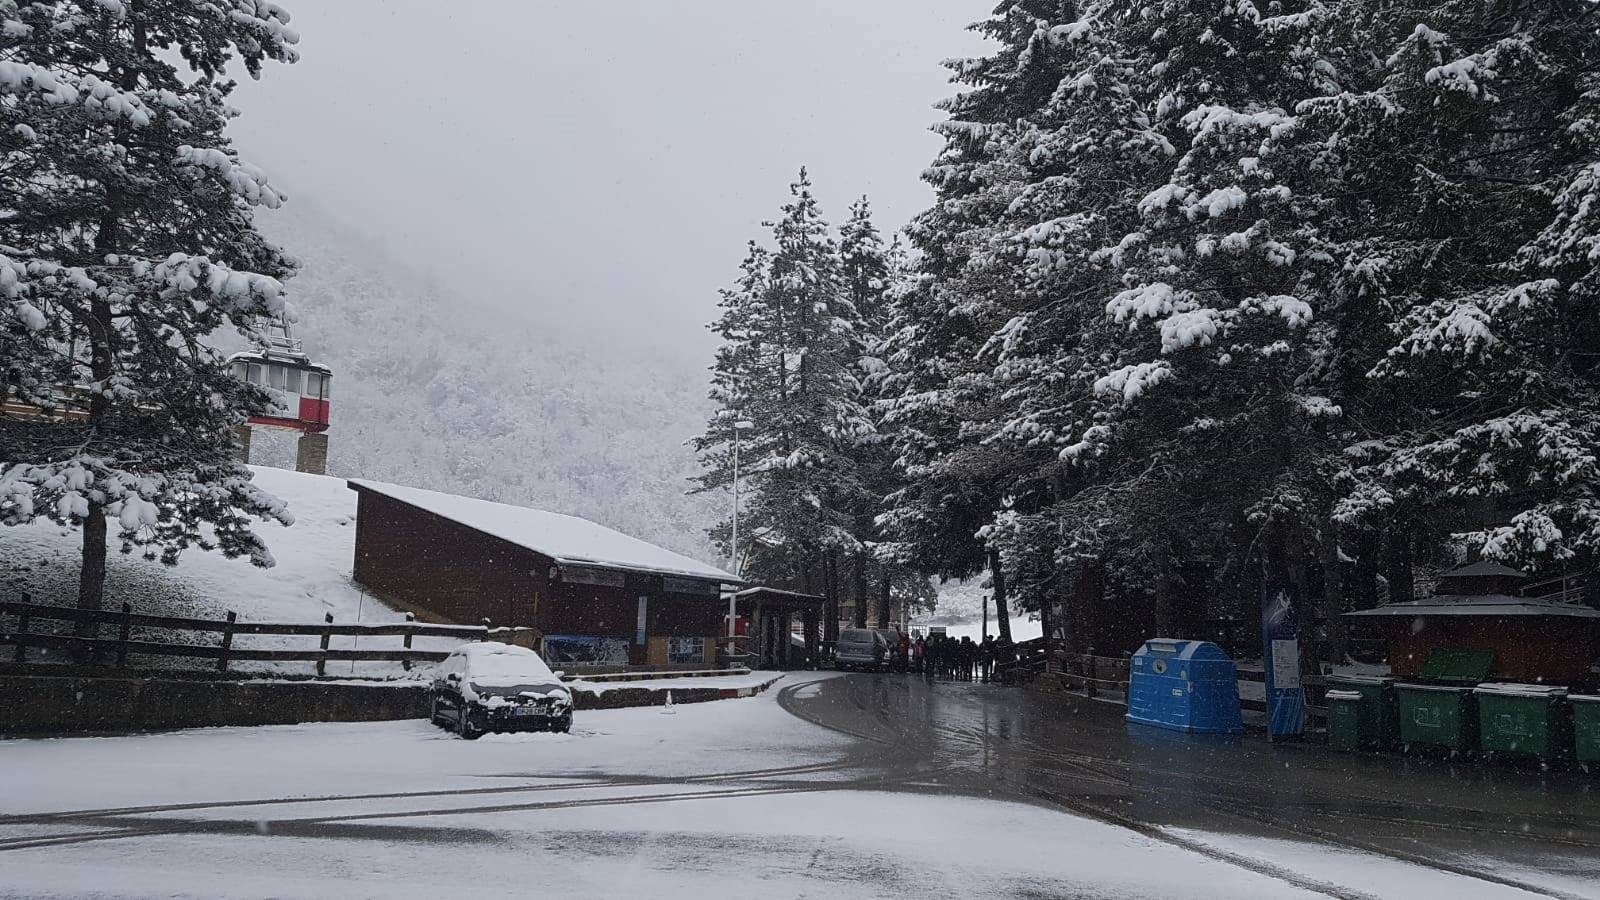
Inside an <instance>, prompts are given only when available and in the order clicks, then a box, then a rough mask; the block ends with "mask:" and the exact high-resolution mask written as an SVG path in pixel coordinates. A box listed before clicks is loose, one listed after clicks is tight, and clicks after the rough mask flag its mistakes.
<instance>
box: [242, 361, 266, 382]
mask: <svg viewBox="0 0 1600 900" xmlns="http://www.w3.org/2000/svg"><path fill="white" fill-rule="evenodd" d="M245 381H248V382H250V383H251V384H262V383H264V381H263V378H262V374H261V367H260V366H259V365H257V364H255V363H251V364H250V369H249V371H248V372H246V373H245Z"/></svg>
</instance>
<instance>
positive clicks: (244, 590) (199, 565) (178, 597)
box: [0, 466, 457, 676]
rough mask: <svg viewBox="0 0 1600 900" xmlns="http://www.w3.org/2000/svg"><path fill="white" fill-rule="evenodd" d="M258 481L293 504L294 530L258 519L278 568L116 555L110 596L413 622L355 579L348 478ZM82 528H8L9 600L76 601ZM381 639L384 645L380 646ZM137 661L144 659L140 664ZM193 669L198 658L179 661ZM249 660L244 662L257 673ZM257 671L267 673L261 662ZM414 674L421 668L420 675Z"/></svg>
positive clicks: (149, 609) (258, 614)
mask: <svg viewBox="0 0 1600 900" xmlns="http://www.w3.org/2000/svg"><path fill="white" fill-rule="evenodd" d="M251 469H252V470H253V471H254V472H255V481H256V484H258V485H260V486H261V487H262V488H263V489H265V490H266V491H268V492H270V493H272V494H274V495H275V496H278V497H280V498H282V499H284V500H286V501H288V503H289V509H290V511H291V512H293V513H294V515H295V524H294V525H293V526H289V527H285V526H282V525H279V524H277V523H258V524H257V525H256V526H255V527H256V529H257V533H258V534H260V535H261V536H262V538H263V539H264V540H265V541H266V542H267V546H268V548H269V549H270V550H271V551H272V555H273V557H274V558H275V559H276V560H277V565H276V566H274V567H272V568H270V569H262V568H257V567H256V566H253V565H251V564H250V562H249V560H247V559H227V558H226V557H224V556H222V555H221V554H220V553H204V552H201V551H199V550H190V551H189V552H187V553H185V554H184V555H183V557H182V558H181V559H180V560H179V563H178V565H177V566H176V567H171V568H169V567H167V566H163V565H162V564H161V563H160V562H157V561H153V560H147V559H143V558H142V557H139V556H137V555H134V556H123V555H121V554H118V553H115V552H113V553H112V554H111V555H110V558H109V559H108V560H107V562H106V568H107V572H106V596H107V597H108V598H114V599H115V601H116V602H121V600H122V599H124V598H126V599H127V600H128V601H129V602H131V603H132V604H133V607H134V609H135V611H137V612H144V613H152V614H156V615H177V616H193V617H198V618H205V619H221V618H223V616H224V615H226V613H228V612H229V611H232V612H236V613H238V614H239V618H240V619H242V620H245V621H255V622H320V621H322V618H323V616H324V615H325V614H328V613H332V614H333V617H334V621H336V622H358V621H359V622H368V623H375V622H399V621H404V619H405V616H404V615H403V614H402V613H399V612H396V611H395V610H393V609H390V608H389V607H387V606H385V605H384V604H383V603H382V602H380V601H378V600H377V599H375V598H373V597H370V596H365V595H364V593H363V592H362V590H361V589H360V588H359V587H358V586H357V585H356V584H355V583H354V582H352V581H351V579H350V571H351V566H352V564H353V562H354V559H355V536H356V527H355V526H356V495H355V492H354V491H351V490H350V489H349V488H348V487H346V485H345V482H344V479H341V478H329V477H325V476H322V475H307V474H304V473H301V472H290V471H286V470H283V469H271V468H262V467H257V466H252V467H251ZM81 540H82V538H81V534H80V532H79V531H78V530H77V529H75V528H62V527H61V526H59V525H54V524H52V523H49V522H45V521H39V522H35V523H33V524H31V525H25V526H19V527H16V528H0V588H3V590H4V592H5V593H6V594H8V595H10V596H13V597H14V596H17V595H19V594H21V593H28V594H30V595H31V596H32V597H33V598H34V600H35V601H36V602H40V603H53V604H59V605H63V606H69V605H72V604H73V603H74V602H75V600H76V597H77V578H78V559H79V545H80V541H81ZM366 640H367V642H368V643H367V646H368V647H369V648H376V647H394V648H396V649H398V648H399V647H400V638H398V637H383V638H367V639H366ZM317 641H318V639H317V638H314V637H287V636H275V635H260V636H245V635H242V636H239V637H237V638H235V641H234V646H236V647H296V648H302V649H310V648H313V647H316V646H317ZM353 641H354V639H352V638H334V639H333V643H332V646H334V647H349V646H351V644H352V642H353ZM375 641H382V642H383V643H377V644H375V643H373V642H375ZM456 643H457V642H456V641H454V640H449V639H440V638H422V639H418V640H417V642H416V647H417V648H418V649H441V648H449V647H452V646H455V644H456ZM138 662H141V663H142V662H144V661H142V660H140V661H138ZM177 665H187V666H193V665H195V662H194V661H192V660H189V661H179V662H178V663H177ZM249 667H251V664H240V665H239V668H249ZM257 667H258V668H262V667H261V666H260V665H259V664H257ZM310 667H311V664H310V663H285V664H277V665H275V666H272V667H270V668H272V669H274V670H277V671H285V672H306V671H310ZM399 673H400V665H399V663H357V664H355V668H354V671H353V672H352V670H351V664H350V663H336V664H334V665H332V666H331V667H330V668H329V674H339V675H348V674H355V675H369V676H370V675H394V674H399ZM413 674H415V672H414V673H413Z"/></svg>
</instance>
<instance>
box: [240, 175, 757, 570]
mask: <svg viewBox="0 0 1600 900" xmlns="http://www.w3.org/2000/svg"><path fill="white" fill-rule="evenodd" d="M261 224H262V227H263V229H264V230H265V231H266V232H267V233H268V234H269V236H271V237H272V238H273V239H274V240H276V241H278V242H280V243H282V244H283V245H284V246H285V247H287V248H288V249H289V250H290V251H291V252H293V253H294V254H295V255H296V256H298V257H300V258H301V259H302V261H303V263H304V265H303V267H302V268H301V270H300V273H299V274H298V275H297V276H296V277H295V278H293V279H292V280H291V281H290V282H289V283H288V287H289V293H290V298H291V301H292V302H293V304H294V306H295V307H296V308H297V309H298V311H299V314H300V318H299V321H298V323H297V324H296V326H295V336H296V337H298V338H301V339H303V340H304V342H305V347H306V351H307V352H308V353H310V354H311V355H312V356H313V357H315V358H316V359H318V360H319V361H321V362H323V363H325V364H327V365H328V366H330V367H332V369H333V371H334V378H333V393H332V420H333V427H332V429H331V430H330V432H329V439H330V444H329V459H328V467H329V469H328V470H329V472H330V473H332V474H335V475H341V476H348V477H351V478H368V479H372V480H375V481H384V482H390V483H394V484H407V485H414V486H416V487H419V488H426V489H429V490H435V491H445V492H447V493H452V494H461V495H465V496H471V497H480V498H482V499H485V500H492V501H497V502H501V503H511V504H516V505H520V506H530V507H535V508H538V509H544V510H549V511H551V512H556V513H566V514H569V515H577V516H582V517H583V518H586V519H589V520H591V521H594V522H597V523H599V524H601V525H605V526H607V527H610V528H615V529H617V530H618V531H621V532H624V533H626V534H631V535H635V536H637V537H639V538H642V539H644V540H646V541H649V542H650V543H652V544H656V545H658V546H661V547H665V548H667V549H669V550H674V551H677V552H679V553H683V554H685V555H688V556H692V557H695V558H699V559H705V560H708V561H713V562H715V561H716V560H714V559H713V557H712V555H711V544H710V541H709V539H708V538H707V536H706V528H707V527H708V526H710V525H711V524H712V523H713V522H715V521H716V520H717V518H718V517H719V516H720V515H722V514H723V513H724V511H725V510H726V508H727V502H728V501H727V498H726V496H725V495H698V496H689V495H687V494H686V491H687V489H688V487H689V479H690V477H691V476H692V475H694V474H696V473H697V472H698V471H699V468H700V467H699V463H698V462H697V460H696V458H695V455H694V453H693V451H692V450H691V449H690V448H688V447H687V446H685V442H686V441H688V440H689V439H690V438H691V437H693V436H695V435H696V434H698V433H699V432H700V430H701V429H702V428H703V427H704V425H705V418H706V414H707V411H708V410H707V400H706V384H707V383H706V374H705V368H704V365H705V359H706V358H708V354H709V352H710V351H709V349H706V350H705V351H704V354H702V353H701V352H700V351H699V349H698V348H689V347H680V346H673V345H671V344H666V343H661V342H656V341H653V340H642V341H641V339H638V338H630V337H629V334H630V332H628V330H627V329H620V328H619V329H612V330H607V331H599V332H596V331H589V332H585V333H581V334H573V333H569V332H567V331H564V330H563V326H562V325H561V324H560V322H559V321H558V320H552V319H551V318H550V317H549V316H537V315H535V314H534V312H533V310H534V309H536V308H537V306H538V305H537V304H536V303H534V302H533V300H534V299H535V298H536V296H537V295H538V292H540V291H544V290H547V289H551V288H547V287H546V286H541V285H539V284H537V283H535V284H530V286H529V291H530V295H531V296H530V304H529V307H528V308H526V309H507V308H504V307H503V306H502V307H493V306H489V305H486V304H485V303H483V302H481V301H478V300H476V299H475V298H473V297H472V296H470V295H466V294H465V293H464V292H463V288H462V287H461V286H460V285H459V284H458V283H457V282H455V281H453V280H451V279H448V278H444V279H442V280H441V279H440V278H439V273H438V272H437V271H436V270H434V269H431V268H427V267H420V266H417V265H415V264H414V263H412V262H409V261H404V260H396V259H394V258H393V257H392V256H391V255H390V254H388V253H387V252H385V251H384V250H383V249H382V248H381V247H380V246H378V245H376V244H373V243H372V242H370V241H368V240H367V239H365V238H363V237H362V236H360V235H358V234H356V233H354V232H352V231H351V230H349V229H346V228H344V227H342V226H340V225H338V224H337V223H335V222H334V221H333V220H331V219H330V218H328V217H327V216H326V215H325V214H323V213H322V212H321V211H320V210H318V209H317V208H316V207H315V206H314V205H312V204H308V203H303V202H296V203H292V204H289V205H287V206H286V207H285V208H284V209H282V210H279V211H276V212H273V213H272V214H270V215H264V216H262V222H261ZM570 302H571V303H574V304H581V303H583V302H585V301H584V298H582V297H572V298H570ZM256 437H257V438H258V440H257V446H256V447H255V448H254V449H253V452H254V456H253V460H252V461H254V462H258V463H266V464H268V465H276V466H291V467H292V465H293V459H294V455H293V445H292V442H289V441H285V440H282V439H279V438H276V437H275V436H274V435H272V434H270V433H264V432H258V433H257V435H256Z"/></svg>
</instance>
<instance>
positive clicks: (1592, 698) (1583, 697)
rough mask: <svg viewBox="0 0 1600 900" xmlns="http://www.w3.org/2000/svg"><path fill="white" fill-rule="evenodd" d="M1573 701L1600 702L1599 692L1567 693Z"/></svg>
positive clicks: (1568, 697)
mask: <svg viewBox="0 0 1600 900" xmlns="http://www.w3.org/2000/svg"><path fill="white" fill-rule="evenodd" d="M1567 699H1568V700H1571V701H1572V702H1573V703H1600V694H1568V695H1567Z"/></svg>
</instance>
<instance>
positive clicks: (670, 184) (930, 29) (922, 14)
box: [233, 0, 992, 357]
mask: <svg viewBox="0 0 1600 900" xmlns="http://www.w3.org/2000/svg"><path fill="white" fill-rule="evenodd" d="M283 2H284V5H285V6H288V7H289V9H290V11H291V12H293V13H294V24H295V26H296V27H297V28H299V29H300V31H301V34H302V41H301V44H300V50H301V53H302V56H303V58H302V60H301V61H300V62H299V63H297V64H295V65H293V66H288V67H283V66H279V67H274V68H269V69H268V70H267V71H266V73H265V74H264V76H263V80H262V81H260V82H257V83H249V82H246V83H245V84H244V85H242V86H241V88H240V90H239V92H238V94H236V97H235V99H236V103H237V105H238V106H240V107H241V108H242V110H243V111H244V116H243V118H241V119H240V120H239V121H238V122H236V123H235V125H234V130H233V134H234V136H235V139H236V141H237V143H238V145H239V147H240V149H241V151H242V152H243V153H244V154H245V155H246V156H247V158H250V159H251V160H253V161H255V162H258V163H259V164H261V165H263V166H264V167H266V168H267V170H268V171H269V173H271V175H272V177H273V180H274V182H275V183H277V184H279V185H281V186H282V187H283V188H284V189H285V190H287V191H288V192H289V194H290V199H291V202H294V201H296V200H304V201H310V202H313V203H315V204H316V205H317V206H319V207H321V208H322V209H324V210H325V211H326V212H327V213H328V214H330V215H332V216H333V217H335V218H337V219H338V220H340V221H342V222H343V223H345V224H348V225H351V226H354V227H356V228H358V229H360V230H362V231H364V232H367V233H368V234H369V235H371V236H374V237H377V238H379V239H381V240H382V241H383V242H384V243H385V244H386V245H387V246H388V248H389V249H390V250H391V251H392V252H394V253H395V254H396V255H397V256H398V257H400V258H402V259H405V260H407V261H408V262H412V263H416V264H419V265H421V266H423V267H426V268H427V269H430V270H431V271H432V272H433V274H434V276H435V278H436V279H437V281H438V282H439V283H440V284H447V285H451V286H452V287H451V291H452V293H458V294H460V295H461V296H460V297H459V299H461V300H464V301H470V300H472V299H474V297H481V298H482V299H484V300H485V301H486V302H488V303H490V304H491V305H492V306H493V307H495V308H498V309H506V310H511V309H518V308H522V309H527V310H530V311H532V312H534V313H536V314H538V315H540V316H547V317H548V316H556V317H559V318H560V319H561V320H562V321H563V322H565V323H568V324H577V325H594V324H599V323H605V322H610V323H613V325H614V326H617V327H621V328H623V329H627V330H629V331H630V332H631V333H633V334H643V335H651V336H655V337H658V338H659V339H660V341H661V342H663V343H664V344H666V345H668V346H674V345H676V346H681V347H683V349H684V350H686V351H688V352H690V353H693V354H697V355H700V356H702V357H703V355H704V353H706V352H707V350H708V348H709V346H710V340H711V339H710V337H709V336H708V335H707V334H706V332H705V330H704V326H705V323H706V322H707V321H709V320H710V319H711V318H712V317H713V316H714V315H715V311H716V310H715V304H716V291H717V289H718V288H719V287H721V286H723V285H724V284H726V283H728V282H730V281H731V280H732V278H733V276H734V275H735V273H736V266H737V264H738V262H739V260H740V258H741V256H742V252H743V245H744V242H745V241H746V240H748V239H749V238H751V237H755V236H757V235H758V234H759V226H760V222H761V221H762V220H763V219H764V218H770V217H771V216H772V215H773V214H774V213H775V211H776V210H777V207H778V206H779V204H781V203H782V202H783V201H784V200H785V199H786V196H787V193H786V191H787V185H788V183H789V182H790V181H791V180H792V179H793V176H794V174H795V172H796V171H797V170H798V168H799V167H800V166H801V165H802V164H804V165H807V166H809V167H810V168H811V171H812V175H813V177H814V179H815V180H816V181H817V183H818V190H819V194H820V196H821V197H822V199H823V200H824V202H825V204H826V212H827V214H828V215H829V217H830V219H832V220H833V221H835V222H837V221H838V220H839V219H841V218H842V217H843V215H844V213H845V211H846V210H845V208H846V206H847V204H848V203H849V202H850V200H851V199H852V198H853V197H854V196H856V195H859V194H861V193H867V194H870V195H871V196H872V198H873V201H874V203H875V205H876V206H877V208H878V210H879V213H880V223H881V224H882V225H883V226H884V228H885V230H886V231H888V230H891V229H893V228H898V227H899V226H901V225H902V224H904V222H905V221H906V220H907V219H908V218H909V217H910V216H912V215H913V214H915V213H916V212H917V211H918V210H920V209H922V208H923V207H925V206H926V205H927V203H928V202H929V200H930V199H931V194H930V193H929V192H928V190H927V189H926V188H925V187H924V186H923V185H922V184H921V182H920V181H919V180H918V174H919V173H920V171H921V170H922V169H923V167H925V166H926V165H927V164H928V163H929V162H930V161H931V160H932V158H933V155H934V153H935V152H936V151H937V149H938V147H939V141H938V139H937V138H936V137H934V136H933V135H931V134H929V133H928V131H927V128H928V126H929V125H930V124H932V123H933V122H935V121H938V119H939V118H940V113H939V112H938V111H936V110H934V109H932V108H930V107H931V104H933V103H934V102H935V101H937V100H939V99H941V98H943V97H945V96H947V95H949V94H950V93H951V92H952V87H951V86H950V85H949V84H947V83H946V72H945V70H944V69H943V68H941V67H940V66H939V63H940V61H941V60H943V59H945V58H948V57H951V56H965V55H971V54H973V53H976V52H980V51H981V50H982V46H983V45H982V43H981V42H980V41H979V40H978V39H977V38H976V37H975V36H974V35H971V34H970V33H968V32H966V31H965V30H964V26H965V25H967V24H968V23H970V22H972V21H974V20H977V19H980V18H983V17H985V16H986V15H987V14H988V12H989V11H990V9H991V7H992V2H991V0H805V2H795V0H610V2H589V0H561V2H556V0H457V2H453V3H439V2H437V0H283ZM291 249H292V248H291Z"/></svg>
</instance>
